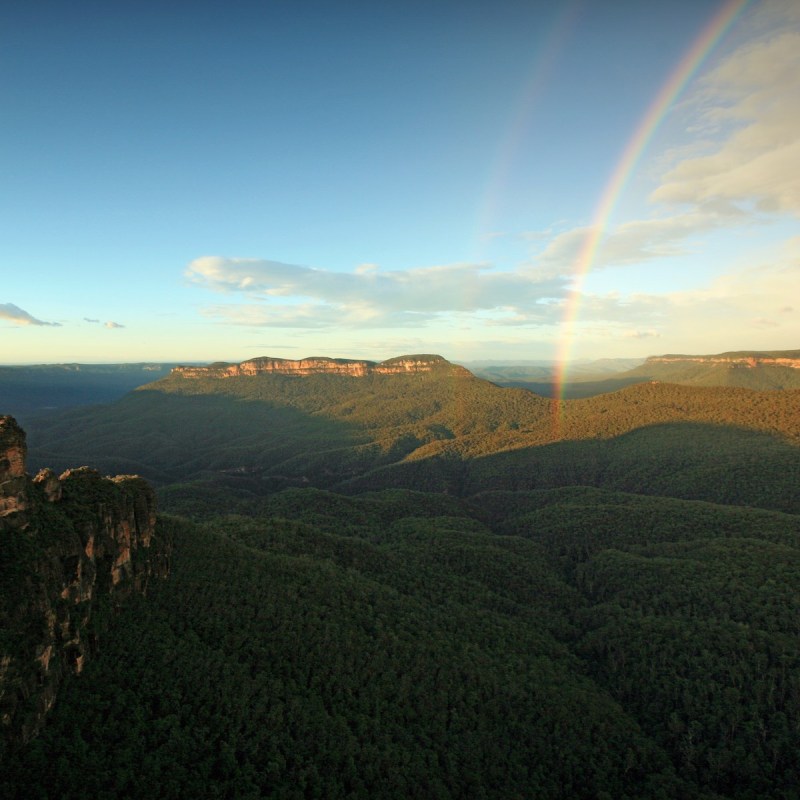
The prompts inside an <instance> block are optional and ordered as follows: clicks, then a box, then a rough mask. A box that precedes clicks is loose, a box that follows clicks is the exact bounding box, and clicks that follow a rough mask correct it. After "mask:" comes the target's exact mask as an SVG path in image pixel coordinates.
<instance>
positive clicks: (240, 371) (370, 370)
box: [172, 355, 470, 378]
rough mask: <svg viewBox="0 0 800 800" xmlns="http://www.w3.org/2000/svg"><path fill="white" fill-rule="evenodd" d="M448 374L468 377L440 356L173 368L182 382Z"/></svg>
mask: <svg viewBox="0 0 800 800" xmlns="http://www.w3.org/2000/svg"><path fill="white" fill-rule="evenodd" d="M435 370H448V371H450V372H452V373H453V374H459V375H469V374H470V373H469V372H468V370H466V369H464V367H459V366H457V365H455V364H451V363H450V362H449V361H447V360H446V359H444V358H442V357H441V356H436V355H410V356H398V357H397V358H390V359H388V360H387V361H380V362H376V361H359V360H351V359H347V358H327V357H324V356H319V357H311V358H302V359H300V360H298V361H292V360H290V359H286V358H270V357H263V358H253V359H250V360H249V361H242V362H241V363H240V364H227V363H217V364H210V365H209V366H207V367H174V368H173V370H172V374H173V375H178V376H182V377H184V378H235V377H240V376H243V375H244V376H246V375H251V376H252V375H268V374H275V375H295V376H298V377H303V376H306V375H320V374H329V375H349V376H351V377H355V378H363V377H366V376H367V375H408V374H411V373H418V372H433V371H435Z"/></svg>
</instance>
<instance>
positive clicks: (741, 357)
mask: <svg viewBox="0 0 800 800" xmlns="http://www.w3.org/2000/svg"><path fill="white" fill-rule="evenodd" d="M636 376H641V377H642V378H643V379H646V380H657V381H665V382H670V383H683V384H689V385H694V386H739V387H743V388H746V389H758V390H768V389H800V350H778V351H769V352H766V351H738V352H729V353H719V354H717V355H706V356H691V355H663V356H651V357H650V358H648V359H647V361H645V363H644V364H642V365H641V366H639V367H636V368H634V369H633V370H630V371H629V372H626V373H623V375H621V376H619V377H621V378H625V379H628V378H633V377H636Z"/></svg>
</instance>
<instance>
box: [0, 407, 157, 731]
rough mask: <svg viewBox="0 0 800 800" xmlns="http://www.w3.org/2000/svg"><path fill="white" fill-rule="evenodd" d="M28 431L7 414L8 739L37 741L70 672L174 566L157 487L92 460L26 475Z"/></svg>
mask: <svg viewBox="0 0 800 800" xmlns="http://www.w3.org/2000/svg"><path fill="white" fill-rule="evenodd" d="M25 452H26V450H25V434H24V432H23V431H22V430H21V429H20V428H19V426H18V425H17V424H16V422H15V421H14V420H13V419H12V418H11V417H0V509H3V511H2V514H0V563H2V565H3V569H4V572H3V574H0V628H2V629H3V630H4V632H5V633H6V634H7V635H6V636H4V637H3V639H2V640H0V643H1V646H0V739H2V740H6V741H8V740H16V741H19V740H21V741H27V740H28V739H30V738H31V737H32V736H34V735H35V734H36V733H37V732H38V730H39V729H40V728H41V725H42V724H43V722H44V718H45V715H46V713H47V711H48V710H49V709H50V707H51V706H52V705H53V703H54V702H55V699H56V695H57V692H58V687H59V685H60V683H61V681H62V679H63V677H64V675H65V674H66V673H67V672H68V671H72V672H74V673H76V674H78V673H80V672H81V671H82V669H83V667H84V664H85V662H86V659H87V658H88V657H91V654H92V651H93V650H94V648H95V647H96V646H97V641H98V638H99V637H100V636H101V635H102V632H103V630H104V627H105V625H106V623H107V621H108V618H109V614H110V613H111V612H113V610H114V608H115V607H116V606H117V605H118V604H119V603H120V602H121V601H122V600H123V598H125V597H126V596H128V595H130V594H131V593H132V592H144V591H146V588H147V584H148V581H149V580H150V578H152V577H163V576H165V575H166V574H167V572H168V570H169V553H170V547H169V543H168V542H165V541H163V540H161V539H160V538H159V537H158V535H157V532H156V504H155V494H154V492H153V490H152V489H151V488H150V486H149V485H148V484H147V483H146V482H145V481H144V480H142V479H141V478H138V477H136V476H130V475H123V476H117V477H116V478H104V477H102V476H101V475H100V474H99V473H98V472H96V471H95V470H92V469H89V468H88V467H81V468H79V469H72V470H67V471H66V472H65V473H63V474H62V475H61V476H60V478H59V477H56V476H55V474H54V473H53V472H52V471H51V470H42V471H40V472H39V474H38V475H37V476H36V478H34V479H31V478H29V477H28V476H27V475H26V474H25Z"/></svg>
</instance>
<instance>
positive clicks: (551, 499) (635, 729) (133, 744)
mask: <svg viewBox="0 0 800 800" xmlns="http://www.w3.org/2000/svg"><path fill="white" fill-rule="evenodd" d="M387 364H388V369H386V365H387ZM30 441H31V457H32V460H35V461H36V463H37V465H39V464H45V463H50V464H53V465H54V466H59V465H60V464H61V462H62V461H63V460H67V459H70V458H71V460H72V462H73V463H74V462H75V461H76V460H77V461H78V462H86V463H91V464H93V465H94V466H97V467H99V468H100V469H101V471H103V472H109V471H125V472H130V471H136V472H140V473H142V474H144V475H146V476H148V477H150V478H152V479H153V480H154V482H156V483H157V485H158V493H159V502H160V506H161V508H163V509H166V510H167V511H169V512H171V513H173V514H179V515H181V516H172V517H171V516H162V517H160V518H159V522H158V525H159V528H158V530H159V531H160V532H161V535H162V536H163V537H166V538H169V539H170V540H171V541H174V550H173V553H172V569H171V575H170V578H169V579H168V580H166V581H157V582H153V583H151V584H150V586H149V588H148V592H147V597H146V598H138V597H136V596H131V597H130V598H129V600H126V602H125V603H124V604H121V605H120V608H119V613H118V614H117V615H114V616H112V617H111V618H110V619H109V621H108V624H109V627H108V632H107V634H105V635H104V637H103V643H102V647H101V648H99V650H98V652H97V653H96V655H95V657H94V658H93V659H91V660H90V661H88V662H87V664H86V666H85V668H84V669H83V670H82V671H81V674H80V676H74V675H71V674H70V673H67V674H66V675H65V680H64V686H63V689H61V690H60V691H59V699H58V702H57V703H56V704H55V705H54V707H53V708H52V712H51V714H50V716H49V718H48V721H47V723H46V724H45V725H44V727H43V729H42V731H41V734H40V735H39V736H38V738H36V739H34V740H32V741H30V742H29V743H28V744H26V745H24V746H15V747H12V748H11V749H10V750H9V751H8V753H7V757H6V758H5V760H4V761H3V760H2V759H0V793H2V794H3V795H4V796H5V795H8V796H25V797H28V796H34V797H36V796H41V797H47V796H53V795H54V794H55V795H57V796H59V797H63V798H79V797H84V796H86V794H87V793H88V794H97V795H101V794H106V795H108V796H125V797H131V798H145V797H152V796H154V795H158V796H163V797H174V798H180V797H186V796H192V797H198V798H206V797H208V798H211V797H226V796H236V797H247V798H257V797H264V796H268V797H276V798H281V797H286V798H289V797H311V796H320V797H330V798H338V797H359V796H364V797H382V798H383V797H392V798H394V797H396V798H401V797H403V798H405V797H441V798H456V797H525V796H534V797H537V798H553V799H555V798H567V797H570V798H572V797H575V798H599V797H604V798H608V797H613V798H621V799H624V798H630V800H634V798H654V799H655V798H660V799H661V800H663V798H675V800H678V799H679V798H680V800H683V798H698V799H702V800H720V798H732V799H734V798H735V800H751V799H752V798H756V797H777V798H786V799H787V800H788V798H791V797H793V796H794V795H793V792H794V791H795V788H796V786H797V785H798V781H800V773H798V766H797V760H796V753H797V751H798V748H800V733H799V732H798V730H797V726H795V725H793V724H792V723H791V720H794V719H797V718H800V683H798V681H800V646H798V641H799V640H798V636H797V633H798V630H797V620H798V618H799V617H798V614H800V606H798V599H797V598H798V597H800V499H798V494H797V485H798V483H799V482H800V392H798V391H796V390H787V391H783V392H774V391H753V390H749V389H743V388H733V387H703V386H680V385H675V384H666V383H652V382H646V383H641V384H638V385H634V386H628V387H626V388H624V389H622V390H620V391H617V392H613V393H609V394H603V395H598V396H595V397H589V398H584V399H580V400H569V401H565V402H564V403H561V404H556V403H554V402H551V401H549V400H546V399H545V398H542V397H538V396H536V395H534V394H531V393H530V392H527V391H524V390H519V389H504V388H501V387H498V386H496V385H494V384H492V383H490V382H487V381H485V380H481V379H479V378H477V377H475V376H473V375H472V374H470V373H469V372H468V371H466V370H464V369H463V368H461V367H457V366H455V365H451V364H449V363H448V362H447V361H445V360H444V359H442V358H440V357H438V356H413V357H401V358H400V359H392V360H390V361H389V362H381V364H375V363H373V362H353V361H348V360H344V359H326V358H316V359H302V360H299V361H287V360H282V359H257V360H253V361H250V362H244V363H243V364H239V365H235V364H214V365H211V366H210V367H208V368H205V369H201V368H197V367H190V368H178V369H176V370H174V371H173V372H172V373H171V374H170V375H169V376H166V377H164V378H163V379H161V380H159V381H156V382H154V383H152V384H149V385H147V386H143V387H141V388H139V389H138V390H136V391H134V392H132V393H130V394H129V395H127V396H125V397H124V398H122V399H120V400H118V401H116V402H114V403H111V404H109V405H107V406H97V407H93V408H85V409H75V410H72V411H69V412H65V413H62V414H55V415H52V416H49V417H47V418H42V419H39V420H37V421H36V424H35V426H34V428H33V430H32V431H31V435H30ZM8 462H9V464H11V463H17V462H18V459H17V458H16V457H14V458H11V457H9V458H8ZM83 474H84V472H83V471H80V472H79V475H83ZM92 475H94V473H92ZM92 480H102V479H99V476H95V477H93V478H92ZM101 485H105V484H101Z"/></svg>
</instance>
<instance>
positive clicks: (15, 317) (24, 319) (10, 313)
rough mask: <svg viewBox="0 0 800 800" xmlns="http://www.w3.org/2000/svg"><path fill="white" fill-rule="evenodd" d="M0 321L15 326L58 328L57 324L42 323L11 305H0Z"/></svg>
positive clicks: (59, 325)
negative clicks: (2, 320) (5, 321)
mask: <svg viewBox="0 0 800 800" xmlns="http://www.w3.org/2000/svg"><path fill="white" fill-rule="evenodd" d="M0 319H4V320H7V321H8V322H13V323H14V324H15V325H46V326H50V327H53V328H60V327H61V323H59V322H44V321H42V320H40V319H36V317H33V316H31V315H30V314H29V313H28V312H27V311H24V310H23V309H21V308H20V307H19V306H15V305H14V304H13V303H0Z"/></svg>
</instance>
